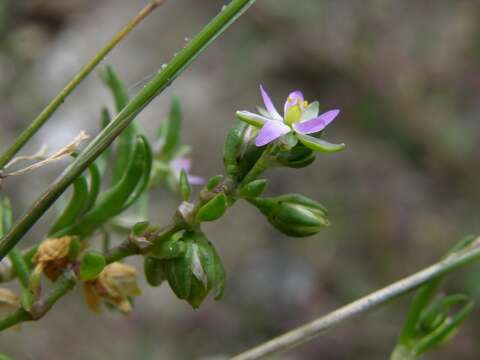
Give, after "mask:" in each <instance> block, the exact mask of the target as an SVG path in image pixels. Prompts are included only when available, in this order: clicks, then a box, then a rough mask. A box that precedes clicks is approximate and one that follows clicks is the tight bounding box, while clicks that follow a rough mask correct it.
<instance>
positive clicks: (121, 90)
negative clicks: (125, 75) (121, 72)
mask: <svg viewBox="0 0 480 360" xmlns="http://www.w3.org/2000/svg"><path fill="white" fill-rule="evenodd" d="M99 74H100V79H102V81H103V83H104V84H105V85H106V86H107V87H108V88H109V89H110V91H111V93H112V96H113V99H114V101H115V107H116V109H117V112H120V111H122V109H123V108H124V107H125V106H126V105H127V104H128V89H127V87H126V86H125V84H124V83H123V82H122V80H120V78H119V77H118V75H117V74H116V72H115V71H114V70H113V68H112V67H111V66H109V65H107V66H105V68H103V69H101V70H100V72H99Z"/></svg>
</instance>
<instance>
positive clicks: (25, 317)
mask: <svg viewBox="0 0 480 360" xmlns="http://www.w3.org/2000/svg"><path fill="white" fill-rule="evenodd" d="M30 320H32V317H31V316H30V314H29V313H28V312H27V311H26V310H24V309H22V308H20V309H17V310H15V311H14V312H13V313H11V314H10V315H9V316H7V317H6V318H3V319H1V320H0V331H3V330H5V329H8V328H10V327H12V326H15V325H17V324H20V323H22V322H25V321H30Z"/></svg>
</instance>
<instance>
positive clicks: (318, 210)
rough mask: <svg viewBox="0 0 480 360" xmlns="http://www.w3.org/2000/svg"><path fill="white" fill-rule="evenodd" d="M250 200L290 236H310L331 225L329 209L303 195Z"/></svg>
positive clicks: (269, 219)
mask: <svg viewBox="0 0 480 360" xmlns="http://www.w3.org/2000/svg"><path fill="white" fill-rule="evenodd" d="M250 202H251V203H252V204H254V205H255V206H256V207H257V208H258V209H259V210H260V211H261V212H262V213H263V214H264V215H265V216H266V217H267V219H268V221H269V222H270V223H271V224H272V225H273V226H274V227H275V228H277V229H278V230H279V231H281V232H282V233H284V234H287V235H290V236H295V237H304V236H310V235H313V234H316V233H317V232H319V231H320V230H321V229H322V228H324V227H326V226H329V225H330V222H329V221H328V219H327V215H328V213H327V210H326V209H325V208H324V207H323V206H322V205H321V204H319V203H318V202H316V201H313V200H311V199H309V198H307V197H305V196H303V195H299V194H288V195H282V196H278V197H274V198H256V199H250Z"/></svg>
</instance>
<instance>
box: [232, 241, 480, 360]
mask: <svg viewBox="0 0 480 360" xmlns="http://www.w3.org/2000/svg"><path fill="white" fill-rule="evenodd" d="M479 259H480V238H477V239H476V240H475V241H474V242H473V243H472V245H471V246H469V247H467V248H465V249H464V250H461V251H458V252H455V253H453V254H451V255H450V256H448V257H446V258H445V259H443V260H441V261H439V262H437V263H435V264H433V265H431V266H429V267H427V268H425V269H423V270H421V271H419V272H417V273H415V274H413V275H410V276H408V277H406V278H404V279H402V280H399V281H397V282H395V283H393V284H391V285H388V286H386V287H384V288H383V289H380V290H377V291H375V292H373V293H371V294H369V295H367V296H365V297H363V298H361V299H358V300H356V301H354V302H352V303H350V304H348V305H345V306H343V307H341V308H339V309H337V310H335V311H333V312H331V313H329V314H327V315H325V316H323V317H321V318H318V319H316V320H314V321H312V322H310V323H308V324H305V325H303V326H300V327H298V328H296V329H293V330H291V331H289V332H287V333H285V334H283V335H280V336H278V337H276V338H274V339H272V340H270V341H267V342H266V343H264V344H262V345H259V346H257V347H254V348H253V349H250V350H248V351H245V352H243V353H241V354H239V355H237V356H234V357H233V358H232V360H254V359H263V358H265V357H268V356H272V355H275V354H279V353H281V352H284V351H286V350H288V349H292V348H294V347H297V346H299V345H301V344H303V343H306V342H308V341H310V340H312V339H314V338H315V337H317V336H320V335H322V334H323V333H325V332H326V331H327V330H329V329H330V328H332V327H334V326H335V325H338V324H340V323H341V322H343V321H346V320H349V319H351V318H353V317H355V316H358V315H361V314H364V313H366V312H368V311H371V310H374V309H376V308H379V307H380V306H382V305H385V304H387V303H388V302H390V301H392V300H394V299H397V298H398V297H400V296H402V295H404V294H406V293H408V292H410V291H412V290H413V289H416V288H417V287H419V286H421V285H424V284H426V283H428V282H429V281H432V280H435V279H437V278H439V277H441V276H443V275H446V274H448V273H450V272H452V271H454V270H457V269H458V268H460V267H462V266H465V265H467V264H469V263H471V262H473V261H477V260H479Z"/></svg>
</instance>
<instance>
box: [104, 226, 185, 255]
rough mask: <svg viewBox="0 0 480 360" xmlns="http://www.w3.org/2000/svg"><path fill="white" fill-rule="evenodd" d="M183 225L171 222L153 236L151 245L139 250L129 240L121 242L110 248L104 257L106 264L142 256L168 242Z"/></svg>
mask: <svg viewBox="0 0 480 360" xmlns="http://www.w3.org/2000/svg"><path fill="white" fill-rule="evenodd" d="M184 228H185V225H184V224H183V223H181V222H172V224H170V225H167V226H165V227H164V228H163V229H161V230H160V231H159V232H158V233H157V234H155V235H154V236H153V237H152V239H148V240H149V241H151V243H152V244H151V245H149V246H148V247H146V248H144V249H141V248H140V247H138V246H137V245H136V244H135V243H134V242H133V241H132V240H131V239H127V240H125V241H124V242H122V243H121V244H120V245H118V246H116V247H114V248H111V249H110V250H109V251H108V253H107V256H106V260H107V264H110V263H112V262H115V261H119V260H121V259H123V258H126V257H128V256H132V255H136V254H144V253H147V252H148V251H150V250H151V249H152V248H153V247H154V246H155V245H157V244H159V243H161V242H162V241H165V240H168V239H169V238H170V237H171V236H172V235H174V234H175V233H177V232H179V231H180V230H182V229H184Z"/></svg>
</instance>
